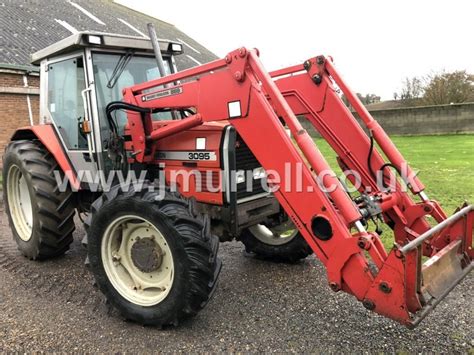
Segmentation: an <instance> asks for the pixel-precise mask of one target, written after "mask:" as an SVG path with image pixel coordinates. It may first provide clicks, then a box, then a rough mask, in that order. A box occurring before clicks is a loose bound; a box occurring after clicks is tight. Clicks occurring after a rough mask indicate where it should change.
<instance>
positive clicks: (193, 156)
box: [188, 152, 211, 160]
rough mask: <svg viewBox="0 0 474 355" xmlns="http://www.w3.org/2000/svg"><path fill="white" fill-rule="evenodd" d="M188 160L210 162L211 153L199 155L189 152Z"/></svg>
mask: <svg viewBox="0 0 474 355" xmlns="http://www.w3.org/2000/svg"><path fill="white" fill-rule="evenodd" d="M188 159H189V160H210V159H211V153H209V152H206V153H203V152H201V153H199V152H194V153H193V152H190V153H188Z"/></svg>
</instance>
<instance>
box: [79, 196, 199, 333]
mask: <svg viewBox="0 0 474 355" xmlns="http://www.w3.org/2000/svg"><path fill="white" fill-rule="evenodd" d="M110 202H112V203H110ZM126 215H136V216H137V217H141V218H144V219H146V220H147V221H149V222H150V223H152V224H153V225H154V226H155V227H156V228H157V229H158V230H159V231H160V232H161V233H162V235H163V237H164V238H165V239H166V241H167V243H168V246H169V248H170V250H171V254H172V258H173V264H174V279H173V284H172V286H171V290H170V292H169V293H168V295H167V296H166V298H165V299H164V300H163V301H161V302H160V303H158V304H156V305H153V306H147V307H144V306H140V305H136V304H134V303H132V302H130V301H128V300H127V299H125V298H124V297H123V296H122V295H121V294H120V293H119V292H118V291H117V290H116V289H115V287H114V286H113V285H112V283H111V282H110V280H109V278H108V276H107V273H106V272H105V269H104V266H103V261H102V252H101V251H102V239H103V237H104V233H105V230H106V228H107V227H108V226H109V225H110V223H109V222H110V221H114V220H116V219H117V218H119V217H121V216H126ZM169 218H170V217H168V216H166V215H165V214H163V213H162V212H161V211H160V210H159V207H158V206H157V205H152V204H150V203H147V202H146V201H143V200H141V199H139V198H135V197H132V198H127V199H122V198H121V197H118V198H117V199H114V200H113V201H109V203H107V202H106V203H105V204H104V205H103V206H102V207H101V208H100V210H99V211H98V212H97V213H96V214H95V215H94V218H93V220H92V223H91V226H90V229H89V230H88V250H89V261H90V263H91V267H92V270H93V273H94V276H95V278H96V281H97V284H98V286H99V288H100V290H101V291H102V292H103V293H104V294H105V296H106V298H107V299H108V300H109V301H110V302H111V303H112V304H113V305H114V306H115V307H116V308H117V309H119V310H126V316H127V317H130V318H131V319H132V320H135V321H139V322H140V323H142V324H153V323H154V322H155V321H156V319H159V320H160V321H162V322H163V323H169V322H171V323H172V322H173V321H174V320H173V319H166V317H167V316H169V315H170V314H176V310H180V309H182V308H183V307H184V306H185V300H184V298H183V295H184V294H186V293H187V288H188V287H189V286H190V285H189V283H188V280H189V274H188V270H189V261H188V255H187V253H186V251H185V248H184V244H183V242H182V240H181V238H180V235H179V234H178V233H177V231H176V230H175V229H174V228H173V226H172V224H171V223H170V222H168V219H169ZM145 310H146V311H145ZM123 313H125V312H123Z"/></svg>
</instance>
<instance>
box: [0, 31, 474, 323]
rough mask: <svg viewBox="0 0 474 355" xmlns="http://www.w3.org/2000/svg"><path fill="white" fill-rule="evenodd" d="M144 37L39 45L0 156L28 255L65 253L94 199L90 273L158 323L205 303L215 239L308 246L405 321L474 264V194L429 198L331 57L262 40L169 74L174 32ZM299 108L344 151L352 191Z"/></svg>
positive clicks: (270, 253) (330, 273)
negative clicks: (280, 65)
mask: <svg viewBox="0 0 474 355" xmlns="http://www.w3.org/2000/svg"><path fill="white" fill-rule="evenodd" d="M150 35H151V39H152V40H151V41H149V40H147V39H144V38H136V37H126V36H119V35H112V34H104V33H91V32H81V33H78V34H75V35H73V36H71V37H69V38H67V39H65V40H63V41H60V42H58V43H56V44H54V45H52V46H50V47H48V48H46V49H44V50H41V51H39V52H37V53H35V54H34V55H33V63H35V64H40V66H41V124H40V125H36V126H31V127H25V128H22V129H19V130H18V131H16V132H15V134H14V135H13V137H12V139H11V143H10V144H9V145H8V147H7V149H6V152H5V155H4V160H3V184H4V188H3V191H4V194H5V196H4V197H5V198H4V200H5V204H6V211H7V214H8V217H9V222H10V225H11V228H12V231H13V236H14V238H15V240H16V242H17V244H18V247H19V250H20V251H21V252H22V253H23V254H24V255H25V256H26V257H28V258H30V259H33V260H40V259H41V260H42V259H48V258H51V257H55V256H58V255H61V254H63V253H64V252H65V251H66V250H67V249H68V247H69V245H70V244H71V242H72V240H73V231H74V228H75V220H74V216H75V215H76V213H78V214H80V215H82V214H87V217H86V219H85V228H86V231H87V235H86V237H85V238H84V242H85V243H86V244H87V250H88V261H89V265H90V268H91V270H92V272H93V274H94V276H95V280H96V282H97V285H98V286H99V288H100V290H101V291H102V292H103V293H104V294H105V296H106V298H107V299H108V300H109V301H110V303H111V304H112V305H113V306H115V307H116V308H117V309H118V310H119V311H120V312H121V313H122V314H123V315H124V316H125V317H126V318H128V319H131V320H134V321H136V322H139V323H142V324H152V325H169V324H172V325H176V324H178V323H179V322H180V321H181V320H183V319H185V318H187V317H190V316H193V315H195V314H196V313H197V312H198V311H199V310H200V309H202V308H203V307H204V306H205V305H206V303H207V302H208V300H209V299H210V297H211V296H212V294H213V291H214V290H215V287H216V283H217V279H218V276H219V271H220V268H221V262H220V260H219V258H218V255H217V252H218V246H219V239H220V241H228V240H232V239H237V240H240V241H241V242H242V243H243V244H244V245H245V248H246V250H247V251H248V252H250V253H254V254H256V255H258V256H259V257H262V258H266V259H271V260H280V261H289V262H294V261H297V260H300V259H303V258H305V257H307V256H308V255H310V254H312V253H313V252H314V253H315V254H316V256H317V257H318V258H319V259H320V260H321V261H322V263H323V264H324V265H325V267H326V269H327V278H328V283H329V286H330V288H331V289H332V290H333V291H341V290H342V291H345V292H347V293H350V294H352V295H354V296H355V297H356V298H357V299H358V300H360V301H361V302H362V303H363V305H364V306H365V307H366V308H368V309H370V310H373V311H375V312H377V313H379V314H382V315H384V316H386V317H389V318H391V319H394V320H396V321H398V322H400V323H403V324H405V325H407V326H410V327H413V326H415V325H417V324H418V323H419V322H420V321H421V320H422V319H423V318H424V317H425V316H426V314H427V313H428V312H429V311H430V310H432V309H433V308H434V307H435V306H436V305H437V304H438V303H439V302H440V301H441V300H442V299H443V298H444V297H445V296H446V295H447V294H448V293H449V291H450V290H451V289H452V288H454V287H455V285H457V284H458V283H459V282H460V281H461V279H463V277H465V276H466V275H467V274H468V273H469V272H470V271H471V270H472V267H473V262H472V259H473V256H474V252H473V250H472V230H473V221H474V212H473V207H472V206H468V205H464V206H462V207H461V208H460V209H459V210H458V211H457V212H456V213H455V214H454V215H453V216H451V217H447V216H446V214H445V212H444V211H443V210H442V208H441V207H440V205H439V204H438V203H437V202H436V201H433V200H430V199H429V198H428V196H427V194H426V193H425V192H424V186H423V184H422V183H421V182H420V181H419V179H418V178H417V177H416V175H415V174H413V171H412V170H411V168H410V167H409V166H408V165H407V164H406V162H405V160H404V159H403V157H402V156H401V154H400V153H399V152H398V150H397V149H396V148H395V146H394V145H393V143H392V142H391V140H390V139H389V137H388V136H387V134H386V133H385V132H384V131H383V129H382V128H381V127H380V126H379V124H378V123H377V122H376V121H375V120H374V119H373V118H372V117H371V116H370V114H369V113H368V112H367V110H366V109H365V108H364V106H363V105H362V104H361V102H360V101H359V100H358V98H357V96H356V95H354V93H353V92H352V91H351V90H350V89H349V88H348V87H347V85H346V84H345V82H344V81H343V80H342V79H341V77H340V75H339V73H338V72H337V70H336V68H335V66H334V64H333V61H332V59H331V58H330V57H324V56H318V57H315V58H311V59H308V60H307V61H305V62H304V63H303V64H301V65H296V66H293V67H289V68H285V69H281V70H278V71H275V72H272V73H268V72H267V71H265V69H264V68H263V66H262V64H261V62H260V61H259V54H258V51H257V50H255V49H254V50H248V49H245V48H240V49H238V50H236V51H233V52H230V53H229V54H228V55H227V56H226V57H225V58H224V59H221V60H216V61H214V62H211V63H208V64H204V65H201V66H199V67H196V68H192V69H188V70H185V71H181V72H177V71H176V67H175V64H174V59H173V56H175V55H179V54H181V53H182V46H181V44H180V43H174V42H171V41H158V40H157V39H156V37H155V35H154V32H153V31H151V32H150ZM341 91H342V93H344V95H345V96H346V97H347V99H348V100H349V102H350V104H351V106H352V107H353V108H354V109H355V110H356V111H357V113H358V114H359V116H360V118H361V120H362V125H363V126H365V127H364V128H365V129H366V130H365V131H364V129H363V127H361V125H360V124H359V123H358V122H357V121H356V119H355V118H354V116H353V114H352V113H351V112H350V111H349V110H348V109H347V107H346V106H345V105H344V103H343V102H342V100H341V98H340V92H341ZM297 116H298V117H299V118H300V119H304V120H307V121H308V122H309V124H310V125H312V126H313V127H314V128H315V129H316V130H317V131H318V132H319V134H320V135H321V136H322V137H323V138H324V139H325V140H326V141H327V142H328V143H329V144H330V146H331V147H332V148H333V149H334V151H335V152H336V154H337V157H338V163H339V166H340V167H341V169H342V171H343V172H345V173H347V174H346V175H348V179H349V181H350V182H351V183H352V185H354V186H356V193H355V194H354V193H352V194H351V193H349V192H348V187H347V186H346V185H345V184H343V183H342V182H341V181H340V179H338V178H337V177H336V176H335V174H334V172H333V171H332V170H331V168H330V167H329V165H328V163H327V162H326V160H325V158H324V157H323V156H322V155H321V153H320V151H319V150H318V148H317V146H316V145H315V143H314V140H313V139H312V138H311V137H310V136H309V134H308V133H307V131H306V130H305V129H304V128H303V126H302V125H301V123H300V121H299V120H298V119H297ZM405 186H406V187H407V188H408V190H406V189H404V188H403V187H405ZM428 217H429V218H432V219H433V220H434V221H436V223H437V224H436V225H435V226H434V227H432V226H431V225H430V223H429V220H428ZM380 224H385V225H387V226H388V227H389V228H390V229H391V230H392V231H393V235H394V246H393V248H392V249H391V250H386V249H385V248H384V246H383V244H382V242H381V239H380V230H379V225H380ZM369 225H375V226H377V228H376V230H375V231H371V230H372V229H373V228H369Z"/></svg>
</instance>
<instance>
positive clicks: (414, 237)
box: [123, 48, 474, 326]
mask: <svg viewBox="0 0 474 355" xmlns="http://www.w3.org/2000/svg"><path fill="white" fill-rule="evenodd" d="M336 85H337V86H336ZM337 88H339V89H340V90H341V91H342V93H344V95H345V96H346V97H347V98H348V100H349V102H350V104H351V105H352V107H353V108H354V109H355V111H356V112H357V113H358V115H359V117H360V118H361V120H362V123H363V124H364V125H365V127H366V129H367V130H368V131H369V135H367V134H366V133H365V132H364V130H363V129H362V127H361V125H360V124H359V123H358V122H357V120H356V119H355V118H354V115H353V114H352V113H351V112H350V111H349V109H348V108H347V107H346V106H345V105H344V103H343V102H342V100H341V99H340V97H339V94H338V93H339V90H338V89H337ZM123 94H124V101H125V102H126V103H127V104H129V105H131V106H130V107H132V106H133V107H135V108H138V107H139V109H140V111H141V112H137V110H129V111H127V112H128V124H127V127H126V131H125V134H126V135H129V136H130V137H131V139H130V141H128V142H126V143H125V148H126V150H127V151H128V159H129V161H130V162H138V163H148V164H154V163H156V161H157V159H156V158H155V157H156V155H155V153H156V151H157V147H156V142H157V140H159V139H160V138H163V137H167V136H170V135H173V134H176V133H178V132H181V131H183V130H186V129H189V128H191V127H194V126H197V125H200V124H202V123H203V122H212V121H223V120H226V121H228V122H229V124H231V125H232V126H234V127H235V129H236V131H237V132H238V133H239V135H240V136H241V137H242V138H243V139H244V141H245V143H246V144H247V145H248V146H249V147H250V149H251V150H252V152H253V154H254V155H255V156H256V157H257V159H258V161H259V162H260V164H261V165H262V166H263V167H264V168H265V169H266V170H267V171H270V170H273V171H276V172H278V173H279V175H280V176H281V177H283V179H282V180H281V181H273V182H271V179H269V180H270V182H271V184H273V188H275V192H274V195H275V196H276V198H277V199H278V201H279V202H280V204H281V206H282V207H283V208H284V209H285V211H286V213H287V214H288V216H289V217H290V218H291V220H292V221H293V223H294V225H295V226H296V227H297V228H298V229H299V231H300V232H301V234H302V235H303V236H304V238H305V240H306V241H307V243H308V244H309V245H310V246H311V248H312V249H313V251H314V252H315V253H316V255H317V257H318V258H319V259H320V260H321V261H322V263H323V264H324V265H325V267H326V269H327V275H328V282H329V285H330V287H331V289H332V290H334V291H339V290H343V291H345V292H348V293H350V294H353V295H354V296H355V297H357V299H358V300H360V301H362V302H363V304H364V306H365V307H366V308H368V309H370V310H373V311H375V312H377V313H379V314H382V315H384V316H387V317H389V318H392V319H394V320H396V321H398V322H401V323H403V324H405V325H407V326H416V325H417V324H418V323H419V322H420V321H421V320H422V319H423V318H424V317H425V316H426V314H427V313H428V312H429V311H430V310H432V309H433V308H434V307H435V306H436V305H437V304H438V303H439V302H440V301H441V300H442V299H443V298H444V297H445V296H446V295H447V294H448V293H449V291H450V290H451V289H452V288H453V287H454V286H455V285H456V284H458V283H459V282H460V281H461V279H462V278H463V277H464V276H466V275H467V274H468V273H469V271H471V270H472V267H473V263H472V259H473V256H474V252H473V250H472V229H473V221H474V212H473V206H466V205H465V206H463V208H461V209H459V210H458V211H457V212H456V213H455V214H454V215H453V216H451V217H449V218H447V216H446V214H445V213H444V211H443V210H442V208H441V207H440V205H439V204H438V203H437V202H436V201H432V200H430V199H429V198H428V197H427V195H426V194H425V193H424V186H423V184H422V183H421V182H420V181H419V179H418V178H417V177H416V176H414V174H413V171H412V170H411V169H410V168H409V167H408V165H407V164H406V161H405V160H404V158H403V157H402V155H401V154H400V153H399V151H398V150H397V149H396V147H395V146H394V145H393V143H392V142H391V140H390V139H389V137H388V136H387V134H386V133H385V132H384V131H383V129H382V128H381V127H380V125H379V124H378V123H377V122H376V121H375V120H374V119H373V118H372V117H371V115H370V114H369V112H368V111H367V110H366V109H365V107H364V106H363V105H362V103H361V102H360V101H359V99H358V98H357V96H356V95H355V94H354V93H353V92H352V91H351V90H350V89H349V87H348V86H347V85H346V84H345V82H344V81H343V80H342V78H341V76H340V75H339V73H338V72H337V70H336V68H335V67H334V65H333V63H332V59H331V58H328V57H324V56H318V57H315V58H312V59H309V60H307V61H306V62H305V63H304V64H302V65H297V66H293V67H289V68H286V69H282V70H278V71H275V72H273V73H268V72H266V71H265V69H264V68H263V66H262V64H261V62H260V60H259V58H258V51H257V50H247V49H245V48H240V49H238V50H236V51H233V52H231V53H229V54H228V55H227V56H226V57H225V59H221V60H216V61H214V62H211V63H208V64H205V65H202V66H199V67H196V68H193V69H189V70H186V71H182V72H179V73H176V74H172V75H169V76H166V77H164V78H161V79H158V80H154V81H150V82H147V83H144V84H140V85H136V86H133V87H131V88H127V89H125V90H124V92H123ZM159 109H167V110H190V112H192V115H190V116H189V117H186V118H183V119H182V120H177V121H172V122H170V123H169V124H167V125H166V126H162V125H161V126H160V127H158V126H155V125H154V124H153V121H152V119H151V116H150V112H151V111H153V110H159ZM296 116H304V117H305V118H306V119H307V120H308V121H309V122H310V123H311V124H312V125H313V126H314V128H315V129H316V130H317V131H318V132H319V133H320V134H321V136H322V137H323V138H324V139H325V140H326V141H327V142H328V143H329V144H330V145H331V147H332V148H333V149H334V150H335V152H336V153H337V156H338V163H339V165H340V167H341V168H342V170H343V171H348V170H352V171H355V172H357V173H358V175H359V176H360V182H361V187H360V189H359V192H360V193H361V195H360V196H359V197H358V198H355V199H352V198H351V196H350V195H349V194H348V193H347V192H346V191H345V189H344V187H343V186H342V184H341V182H340V181H339V180H338V179H337V178H336V176H335V174H334V172H333V171H332V170H331V169H330V167H329V165H328V163H327V162H326V160H325V158H324V157H323V155H322V154H321V153H320V151H319V150H318V148H317V146H316V145H315V143H314V141H313V139H312V138H311V137H310V135H309V134H308V133H307V132H306V130H305V129H303V127H302V125H301V124H300V122H299V121H298V119H297V118H296ZM285 125H286V126H287V127H288V128H289V129H290V130H291V133H292V137H293V138H294V141H295V143H296V145H295V144H294V143H293V141H292V139H291V138H290V137H289V136H288V135H287V134H286V132H285ZM375 143H377V145H378V147H379V150H380V152H379V150H378V149H377V148H376V147H375ZM382 153H383V155H385V156H386V157H387V160H388V161H386V160H385V159H384V157H383V155H382ZM288 165H289V166H290V167H296V166H298V165H302V168H303V169H302V176H301V179H300V181H299V184H300V185H301V186H300V187H301V188H299V189H297V187H296V183H297V182H296V181H297V176H296V172H295V171H294V169H291V173H290V175H288V174H286V175H285V174H284V172H286V171H287V170H285V169H287V168H286V166H288ZM376 171H382V174H383V175H384V178H382V179H386V178H395V172H394V171H398V172H402V171H405V172H406V174H405V175H406V176H408V178H405V180H406V181H404V182H405V183H406V184H407V185H408V187H409V189H410V191H411V195H410V194H409V193H408V192H404V191H402V189H401V188H400V187H401V181H399V182H397V183H395V185H394V186H392V189H384V188H381V187H380V186H379V185H380V184H377V176H376V173H375V172H376ZM328 172H329V173H328ZM321 174H323V175H322V176H321ZM319 177H320V178H319ZM288 186H289V187H290V188H285V187H288ZM334 187H335V188H334ZM325 191H327V192H325ZM414 199H418V200H419V202H415V201H414ZM375 216H378V217H381V218H382V219H383V221H384V222H385V223H386V224H388V225H389V226H390V227H391V228H392V229H393V232H394V236H395V243H394V246H393V248H392V249H391V250H390V251H389V252H387V251H386V250H385V248H384V246H383V245H382V242H381V240H380V236H379V234H378V233H376V232H369V231H367V230H366V229H365V227H364V225H365V221H366V220H367V219H368V218H371V217H375ZM427 216H431V217H433V218H434V219H435V220H436V221H437V223H438V224H437V226H435V227H433V228H431V226H430V224H429V223H428V221H427V219H426V217H427ZM423 256H424V257H429V259H428V260H427V261H426V262H425V263H424V264H422V257H423ZM374 266H375V267H374Z"/></svg>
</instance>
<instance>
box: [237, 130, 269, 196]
mask: <svg viewBox="0 0 474 355" xmlns="http://www.w3.org/2000/svg"><path fill="white" fill-rule="evenodd" d="M261 166H262V165H261V164H260V163H259V162H258V160H257V158H255V155H253V153H252V152H251V150H250V148H249V147H248V146H247V144H245V142H244V140H243V139H242V138H241V137H240V136H239V135H237V138H236V144H235V167H236V171H239V170H243V171H245V172H246V176H247V171H253V170H254V169H256V168H259V167H261ZM262 182H263V181H262V179H253V180H252V184H251V186H252V188H251V189H250V190H249V191H247V181H246V182H242V183H240V184H237V189H236V192H237V200H240V199H242V198H246V197H249V196H253V195H258V194H261V193H264V192H265V189H264V188H263V186H262Z"/></svg>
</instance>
